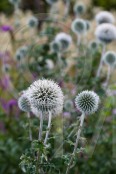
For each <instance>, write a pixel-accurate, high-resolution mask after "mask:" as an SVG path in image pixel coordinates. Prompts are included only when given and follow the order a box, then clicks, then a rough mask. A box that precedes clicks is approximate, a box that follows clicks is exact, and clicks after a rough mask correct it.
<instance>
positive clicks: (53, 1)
mask: <svg viewBox="0 0 116 174" xmlns="http://www.w3.org/2000/svg"><path fill="white" fill-rule="evenodd" d="M58 1H59V0H46V2H47V3H48V4H49V5H53V4H55V3H57V2H58Z"/></svg>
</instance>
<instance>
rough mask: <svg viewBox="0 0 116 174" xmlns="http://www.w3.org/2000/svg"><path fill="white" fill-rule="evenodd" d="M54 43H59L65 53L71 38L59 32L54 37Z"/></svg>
mask: <svg viewBox="0 0 116 174" xmlns="http://www.w3.org/2000/svg"><path fill="white" fill-rule="evenodd" d="M55 41H56V42H59V43H60V44H61V49H62V50H64V51H65V50H66V49H68V47H69V46H70V44H71V42H72V37H71V36H70V35H69V34H66V33H63V32H61V33H58V34H57V35H56V37H55Z"/></svg>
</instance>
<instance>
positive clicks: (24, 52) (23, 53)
mask: <svg viewBox="0 0 116 174" xmlns="http://www.w3.org/2000/svg"><path fill="white" fill-rule="evenodd" d="M27 51H28V47H27V46H22V47H20V48H19V52H20V53H21V54H22V55H23V56H24V57H25V56H26V54H27Z"/></svg>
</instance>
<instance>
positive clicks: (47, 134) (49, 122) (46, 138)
mask: <svg viewBox="0 0 116 174" xmlns="http://www.w3.org/2000/svg"><path fill="white" fill-rule="evenodd" d="M51 121H52V114H51V112H50V111H49V121H48V127H47V132H46V136H45V140H44V144H47V140H48V136H49V133H50V128H51Z"/></svg>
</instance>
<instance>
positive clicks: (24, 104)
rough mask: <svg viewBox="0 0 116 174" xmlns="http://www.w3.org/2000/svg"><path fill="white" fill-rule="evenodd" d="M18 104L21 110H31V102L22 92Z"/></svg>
mask: <svg viewBox="0 0 116 174" xmlns="http://www.w3.org/2000/svg"><path fill="white" fill-rule="evenodd" d="M18 106H19V108H20V110H22V111H24V112H30V111H31V104H30V101H29V99H28V97H27V95H26V94H22V95H21V97H20V98H19V99H18Z"/></svg>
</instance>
